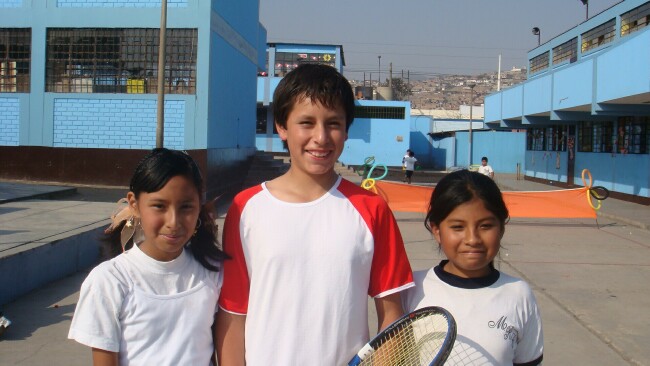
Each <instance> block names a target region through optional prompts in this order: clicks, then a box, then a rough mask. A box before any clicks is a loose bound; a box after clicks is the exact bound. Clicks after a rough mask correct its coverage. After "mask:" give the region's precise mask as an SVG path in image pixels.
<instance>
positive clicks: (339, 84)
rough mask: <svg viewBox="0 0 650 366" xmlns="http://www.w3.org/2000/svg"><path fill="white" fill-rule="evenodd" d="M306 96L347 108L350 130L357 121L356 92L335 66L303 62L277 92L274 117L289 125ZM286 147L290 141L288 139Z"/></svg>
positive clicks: (280, 124)
mask: <svg viewBox="0 0 650 366" xmlns="http://www.w3.org/2000/svg"><path fill="white" fill-rule="evenodd" d="M305 98H309V99H311V101H312V102H319V103H320V104H322V105H323V106H324V107H327V108H329V109H335V108H339V107H340V108H343V111H344V112H345V122H346V128H345V130H346V131H348V130H349V129H350V126H351V125H352V121H353V120H354V93H353V92H352V86H350V83H349V82H348V80H347V79H346V78H345V77H344V76H343V75H341V73H339V72H338V71H337V70H336V69H335V68H334V67H332V66H328V65H322V64H302V65H300V66H298V67H296V68H295V69H293V70H292V71H291V72H289V73H288V74H287V75H286V76H285V77H284V78H282V80H281V81H280V83H279V84H278V86H277V88H276V89H275V92H274V93H273V119H274V120H275V123H277V124H278V125H279V126H281V127H283V128H286V127H287V118H288V117H289V114H290V113H291V111H292V110H293V106H294V105H295V104H296V103H298V102H300V101H302V100H303V99H305ZM285 148H286V142H285Z"/></svg>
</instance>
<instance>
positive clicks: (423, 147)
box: [410, 116, 436, 168]
mask: <svg viewBox="0 0 650 366" xmlns="http://www.w3.org/2000/svg"><path fill="white" fill-rule="evenodd" d="M432 123H433V120H432V119H431V117H428V116H411V120H410V131H411V133H410V135H411V136H410V149H411V150H413V153H415V157H416V158H417V159H418V163H419V164H420V165H421V166H422V167H423V168H433V167H434V166H435V163H436V162H435V159H434V155H433V144H432V139H431V137H429V135H427V133H429V132H430V131H431V130H432V128H431V126H432Z"/></svg>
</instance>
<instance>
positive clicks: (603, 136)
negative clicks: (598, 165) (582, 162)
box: [591, 122, 614, 152]
mask: <svg viewBox="0 0 650 366" xmlns="http://www.w3.org/2000/svg"><path fill="white" fill-rule="evenodd" d="M613 129H614V124H613V123H612V122H594V124H593V138H592V149H591V151H592V152H612V131H613Z"/></svg>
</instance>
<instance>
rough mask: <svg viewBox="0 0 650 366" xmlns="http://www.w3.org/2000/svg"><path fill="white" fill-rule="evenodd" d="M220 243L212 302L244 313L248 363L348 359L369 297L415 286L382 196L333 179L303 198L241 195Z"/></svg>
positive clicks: (262, 189)
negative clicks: (222, 257) (218, 280)
mask: <svg viewBox="0 0 650 366" xmlns="http://www.w3.org/2000/svg"><path fill="white" fill-rule="evenodd" d="M223 243H224V251H225V252H226V253H228V254H229V255H231V256H232V257H233V259H231V260H226V261H224V284H223V288H222V292H221V298H220V299H219V304H220V305H221V307H222V308H223V309H224V310H225V311H228V312H232V313H236V314H246V337H245V346H246V364H247V365H248V366H258V365H283V366H284V365H328V366H331V365H343V364H347V362H348V361H349V360H350V359H351V358H352V357H353V356H354V355H355V354H356V353H357V352H358V351H359V349H360V348H361V347H362V346H363V345H364V344H365V343H366V342H367V341H368V338H369V334H368V296H372V297H383V296H386V295H389V294H393V293H396V292H399V291H402V290H404V289H406V288H408V287H411V286H413V279H412V273H411V267H410V264H409V262H408V258H407V257H406V250H405V249H404V243H403V241H402V237H401V234H400V232H399V228H398V226H397V222H396V221H395V218H394V217H393V215H392V212H391V211H390V209H389V208H388V205H387V204H386V202H385V201H384V200H383V199H382V198H381V197H379V196H377V195H375V194H374V193H371V192H369V191H367V190H365V189H362V188H360V187H358V186H356V185H354V184H352V183H350V182H348V181H346V180H344V179H341V178H340V177H339V179H338V181H337V182H336V183H335V184H334V186H333V187H332V188H331V189H330V190H329V192H327V193H326V194H325V195H323V196H322V197H320V198H319V199H317V200H315V201H313V202H307V203H288V202H284V201H281V200H278V199H277V198H275V197H273V196H272V195H271V193H270V192H269V191H268V190H267V188H266V185H265V184H262V185H259V186H256V187H252V188H249V189H247V190H245V191H243V192H241V193H239V194H238V195H237V197H235V199H234V201H233V203H232V205H231V206H230V210H229V211H228V215H227V216H226V221H225V224H224V234H223Z"/></svg>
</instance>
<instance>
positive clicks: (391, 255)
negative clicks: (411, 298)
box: [368, 200, 413, 297]
mask: <svg viewBox="0 0 650 366" xmlns="http://www.w3.org/2000/svg"><path fill="white" fill-rule="evenodd" d="M381 203H382V204H379V205H377V216H376V217H375V220H374V222H373V223H372V225H373V226H371V230H372V235H373V238H374V241H375V252H374V255H373V257H372V267H371V268H372V269H371V270H370V285H369V286H368V295H370V296H371V297H376V296H378V295H384V293H386V292H388V293H386V295H388V294H390V293H393V292H397V291H391V290H400V287H404V288H406V287H410V286H407V285H409V284H412V283H413V272H412V271H411V264H410V263H409V260H408V256H407V255H406V248H404V241H403V239H402V233H400V231H399V227H398V226H397V221H396V220H395V217H394V216H393V213H392V212H391V211H390V209H389V208H388V204H386V202H384V201H383V200H382V202H381Z"/></svg>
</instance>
